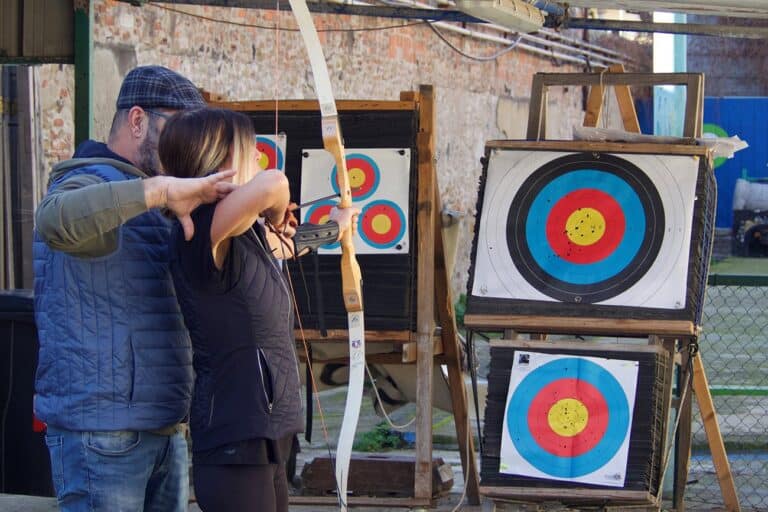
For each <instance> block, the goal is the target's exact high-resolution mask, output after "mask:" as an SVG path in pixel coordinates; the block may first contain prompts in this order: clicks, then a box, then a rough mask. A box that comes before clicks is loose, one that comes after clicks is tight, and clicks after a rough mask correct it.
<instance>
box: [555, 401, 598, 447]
mask: <svg viewBox="0 0 768 512" xmlns="http://www.w3.org/2000/svg"><path fill="white" fill-rule="evenodd" d="M547 420H548V421H549V426H550V428H551V429H552V431H553V432H555V433H556V434H558V435H561V436H563V437H573V436H575V435H578V434H579V433H580V432H581V431H582V430H584V429H585V428H586V426H587V423H588V422H589V411H588V410H587V408H586V407H585V406H584V404H583V403H582V402H580V401H579V400H576V399H574V398H564V399H562V400H558V401H557V402H556V403H555V404H554V405H553V406H552V407H551V408H550V409H549V412H548V413H547Z"/></svg>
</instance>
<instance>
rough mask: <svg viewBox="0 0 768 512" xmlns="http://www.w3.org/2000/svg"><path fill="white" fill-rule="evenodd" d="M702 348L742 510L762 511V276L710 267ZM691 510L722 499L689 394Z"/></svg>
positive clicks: (766, 325) (766, 504)
mask: <svg viewBox="0 0 768 512" xmlns="http://www.w3.org/2000/svg"><path fill="white" fill-rule="evenodd" d="M702 326H703V330H702V335H701V337H700V339H699V347H700V354H701V357H702V361H703V363H704V367H705V370H706V372H707V378H708V379H709V386H710V390H711V392H712V395H713V400H714V404H715V410H716V411H717V416H718V422H719V425H720V430H721V432H722V436H723V441H724V442H725V446H726V450H727V452H728V460H729V462H730V466H731V471H732V473H733V476H734V480H735V482H736V489H737V492H738V495H739V499H740V502H741V506H742V510H745V511H747V510H759V511H768V276H723V275H711V276H710V278H709V287H708V288H707V298H706V300H705V303H704V315H703V319H702ZM685 499H686V503H687V505H688V508H689V510H701V509H704V508H707V509H709V508H711V507H712V506H713V505H717V504H721V503H722V496H721V494H720V487H719V485H718V483H717V475H716V474H715V468H714V465H713V463H712V457H711V455H710V451H709V446H708V444H707V436H706V434H705V432H704V425H703V424H702V421H701V414H700V412H699V410H698V408H697V405H696V402H695V401H694V413H693V453H692V458H691V465H690V473H689V481H688V485H687V488H686V493H685Z"/></svg>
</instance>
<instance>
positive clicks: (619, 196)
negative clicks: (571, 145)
mask: <svg viewBox="0 0 768 512" xmlns="http://www.w3.org/2000/svg"><path fill="white" fill-rule="evenodd" d="M590 190H596V191H598V192H599V193H600V194H595V196H598V195H602V196H606V195H610V196H612V200H613V201H615V202H616V203H617V204H618V205H619V206H620V208H621V213H622V214H623V216H624V218H625V219H626V221H627V223H626V224H627V225H626V231H625V232H623V233H622V239H621V243H620V244H619V246H618V247H617V248H616V250H615V251H613V252H612V253H611V254H608V255H607V256H606V257H604V258H602V260H601V261H595V262H592V263H590V264H587V265H584V264H576V263H572V262H569V261H567V258H568V255H566V254H563V253H562V251H561V252H560V254H558V252H557V251H556V250H554V249H553V248H552V244H550V242H549V241H548V240H547V236H548V235H547V233H546V229H547V225H546V222H547V219H548V218H549V215H548V214H549V213H550V212H551V209H552V208H553V207H555V205H556V204H557V203H558V202H560V201H561V200H564V199H563V198H564V197H565V196H566V195H567V194H570V193H573V192H576V191H580V192H581V195H582V196H585V195H586V196H587V197H588V196H589V191H590ZM596 208H597V210H599V209H600V205H599V204H597V205H596ZM636 210H639V211H636ZM664 218H665V214H664V207H663V205H662V201H661V198H660V196H659V193H658V191H657V190H656V187H655V186H654V184H653V182H652V181H651V180H650V178H648V176H647V175H646V174H645V173H644V172H643V171H642V170H641V169H640V168H638V167H637V166H636V165H634V164H633V163H631V162H629V161H627V160H625V159H623V158H619V157H616V156H613V155H609V154H593V153H579V154H573V155H567V156H564V157H560V158H557V159H554V160H552V161H550V162H547V163H546V164H544V165H542V166H541V167H539V168H538V169H536V170H535V171H534V172H533V173H531V175H530V176H529V177H528V178H527V179H526V180H525V182H523V184H522V186H521V187H520V189H519V191H518V193H517V195H516V196H515V197H514V199H513V200H512V203H511V205H510V210H509V214H508V215H507V233H506V236H507V248H508V250H509V254H510V257H511V258H512V261H513V263H514V265H515V267H516V268H517V270H518V271H519V272H520V274H521V275H522V276H523V278H524V279H525V280H526V281H528V283H530V284H531V286H533V287H534V288H535V289H537V290H539V291H540V292H541V293H544V294H545V295H547V296H549V297H552V298H554V299H556V300H559V301H562V302H569V303H579V302H581V303H596V302H601V301H604V300H607V299H610V298H612V297H615V296H617V295H619V294H620V293H622V292H624V291H626V290H627V289H629V288H631V287H632V286H633V285H635V284H636V283H637V282H638V281H639V280H640V279H641V278H642V277H643V276H644V275H645V274H646V273H647V272H648V270H649V269H650V268H651V266H652V265H653V263H654V261H655V259H656V257H657V255H658V253H659V249H660V248H661V245H662V241H663V239H664V227H665V220H664ZM611 220H612V219H610V218H609V219H606V221H607V222H608V223H610V222H611ZM550 229H551V226H550ZM550 236H551V231H550ZM564 236H565V235H564Z"/></svg>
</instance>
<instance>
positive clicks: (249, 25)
mask: <svg viewBox="0 0 768 512" xmlns="http://www.w3.org/2000/svg"><path fill="white" fill-rule="evenodd" d="M148 5H150V6H151V7H156V8H158V9H162V10H165V11H169V12H174V13H177V14H184V15H186V16H190V17H192V18H197V19H201V20H205V21H211V22H214V23H223V24H225V25H232V26H235V27H246V28H258V29H265V30H279V31H282V32H298V31H299V29H298V28H285V27H277V28H275V27H270V26H268V25H258V24H255V23H241V22H237V21H229V20H222V19H218V18H211V17H210V16H203V15H202V14H195V13H192V12H187V11H184V10H182V9H174V8H172V7H166V6H164V5H160V4H155V3H151V4H148ZM422 23H423V22H422V21H415V22H412V23H401V24H399V25H387V26H384V27H363V28H325V29H317V31H318V32H376V31H380V30H394V29H399V28H406V27H415V26H417V25H421V24H422Z"/></svg>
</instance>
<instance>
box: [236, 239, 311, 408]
mask: <svg viewBox="0 0 768 512" xmlns="http://www.w3.org/2000/svg"><path fill="white" fill-rule="evenodd" d="M250 230H251V234H252V235H253V238H255V239H256V243H257V244H258V246H259V248H261V250H262V251H263V252H264V255H265V256H266V258H267V260H269V263H270V266H271V267H272V268H273V269H274V271H275V272H277V277H278V280H279V281H280V286H281V287H282V289H283V291H284V292H285V295H286V296H287V297H288V318H291V293H290V292H289V291H288V287H287V286H286V284H285V280H284V279H283V274H282V273H281V272H280V269H279V268H277V265H275V261H274V257H273V256H272V253H271V252H269V251H268V250H267V248H266V247H265V246H264V244H263V242H262V241H261V238H259V235H257V234H256V230H254V229H253V226H251V228H250ZM259 351H261V349H259ZM291 354H292V355H293V363H294V364H293V366H294V368H295V370H296V379H297V382H301V375H300V374H299V362H298V361H297V360H296V355H295V354H294V351H293V350H292V351H291ZM265 358H266V356H265ZM307 364H309V363H307ZM259 371H261V365H259ZM263 380H264V377H262V381H263ZM299 387H301V386H299ZM297 395H298V397H299V402H301V390H300V389H299V391H298V393H297ZM267 403H269V401H267ZM269 412H270V413H271V412H272V405H271V404H270V406H269Z"/></svg>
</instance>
